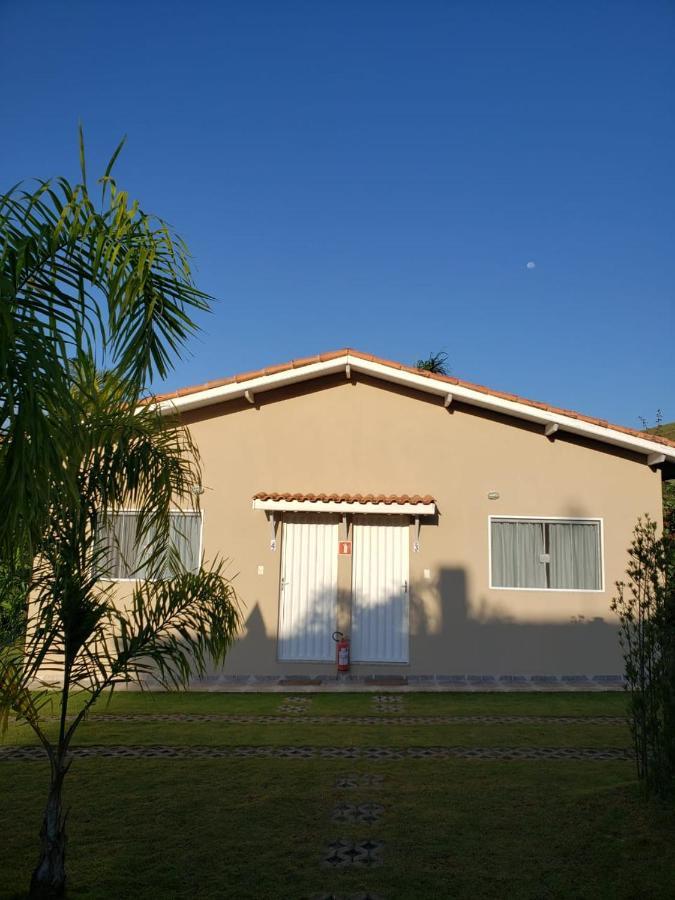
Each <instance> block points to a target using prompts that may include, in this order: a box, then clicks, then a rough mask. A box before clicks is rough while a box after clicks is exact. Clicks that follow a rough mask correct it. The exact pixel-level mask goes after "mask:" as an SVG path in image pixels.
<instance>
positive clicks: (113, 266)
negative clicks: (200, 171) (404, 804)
mask: <svg viewBox="0 0 675 900" xmlns="http://www.w3.org/2000/svg"><path fill="white" fill-rule="evenodd" d="M117 152H119V148H118V151H116V154H115V156H116V155H117ZM113 162H114V157H113ZM111 167H112V163H111V165H110V166H108V169H107V170H106V173H105V175H104V177H103V179H101V187H102V192H101V193H102V196H101V201H100V203H98V204H96V203H95V202H94V201H93V199H92V198H91V196H90V194H89V191H88V188H87V184H86V176H85V167H84V154H82V182H81V183H80V184H78V185H74V186H71V185H70V184H69V183H68V182H66V181H65V180H63V179H59V180H57V181H56V182H43V183H40V185H39V187H38V189H37V190H36V191H34V192H32V193H31V192H27V191H24V190H20V189H14V190H12V191H10V192H9V193H8V194H6V195H4V196H3V197H0V263H1V267H0V273H1V275H0V279H1V280H0V290H1V291H2V298H1V299H2V307H1V312H0V408H1V410H0V423H1V424H0V565H2V567H3V571H4V570H7V571H8V572H9V573H10V575H11V576H12V578H14V579H15V580H14V581H13V582H12V584H13V585H14V586H15V587H16V588H17V590H19V593H20V599H19V603H20V605H21V607H22V615H23V616H24V617H25V628H24V629H22V631H21V633H18V634H17V633H16V632H14V633H12V634H11V635H9V636H6V637H5V640H4V642H3V643H2V645H1V646H0V727H1V728H2V730H6V728H7V725H8V722H9V719H10V717H11V718H15V719H16V720H17V721H20V722H24V723H26V724H27V725H28V726H29V727H31V728H32V729H33V730H34V731H35V733H36V734H37V736H38V738H39V740H40V743H41V744H42V747H43V748H44V751H45V754H46V758H47V759H48V761H49V768H50V781H49V790H48V796H47V803H46V807H45V811H44V816H43V821H42V828H41V832H40V852H39V858H38V862H37V865H36V868H35V870H34V872H33V876H32V880H31V885H30V896H31V897H44V898H52V897H61V896H62V895H63V894H64V891H65V884H66V868H65V859H66V813H65V812H64V809H63V797H62V792H63V784H64V779H65V778H66V775H67V773H68V772H69V770H70V767H71V764H72V761H73V754H72V746H73V740H74V738H75V735H76V732H77V729H78V728H79V726H80V725H81V723H82V721H83V720H84V718H85V716H86V715H87V713H88V712H89V710H90V709H91V708H92V706H93V704H94V703H96V701H97V700H98V699H99V698H100V697H101V695H102V694H104V693H107V692H109V691H111V690H114V688H115V687H116V686H118V685H121V684H127V683H129V682H134V683H136V684H140V685H141V686H142V685H143V684H144V683H148V682H153V681H154V682H156V683H157V684H159V685H162V686H164V687H168V688H171V687H173V688H180V687H186V686H187V685H188V683H189V681H190V679H191V678H192V677H193V676H195V675H196V676H199V675H202V674H204V673H205V672H206V670H207V667H209V666H210V665H212V664H213V665H218V664H220V663H222V661H223V659H224V657H225V654H226V653H227V651H228V649H229V647H230V645H231V643H232V641H233V640H234V638H235V635H236V633H237V630H238V626H239V611H238V605H237V600H236V596H235V592H234V589H233V586H232V584H231V582H230V581H229V580H228V578H227V577H226V574H225V570H224V564H223V563H222V562H221V561H215V562H214V563H213V564H212V565H210V566H206V565H205V564H204V563H203V562H201V561H197V563H196V565H194V566H187V565H185V564H184V562H182V561H181V557H180V553H179V552H178V551H177V548H176V546H175V540H176V538H175V534H174V533H173V531H172V527H171V514H172V511H174V510H175V509H181V508H182V509H185V508H189V509H190V510H195V509H198V494H197V493H196V492H195V487H196V485H198V484H200V482H201V476H200V466H199V457H198V454H197V450H196V448H195V447H194V445H193V443H192V441H191V438H190V435H189V432H188V431H187V429H185V428H184V427H183V426H182V425H181V423H180V422H179V421H178V420H177V419H175V418H172V417H170V416H166V415H162V414H161V413H160V411H159V410H158V408H157V406H156V405H154V404H152V403H139V401H140V399H141V397H142V394H143V392H144V387H145V385H146V384H147V383H148V381H149V380H150V378H151V377H152V375H153V374H159V375H163V374H165V373H166V372H167V371H168V369H169V367H170V366H171V364H172V362H173V359H174V358H175V356H176V354H177V353H178V352H179V350H180V349H181V347H182V346H183V345H184V343H185V340H186V339H187V337H188V335H189V334H190V333H191V332H192V331H193V330H194V328H195V326H194V322H193V319H192V316H193V315H194V313H195V312H197V311H199V310H203V309H206V307H207V300H208V298H207V297H206V295H204V294H202V293H201V292H199V291H198V290H197V289H196V288H195V287H194V285H193V283H192V279H191V276H190V270H189V266H188V256H187V250H186V248H185V246H184V245H183V243H182V241H180V239H179V238H178V237H177V236H176V235H174V234H173V233H172V232H171V230H170V229H169V228H168V226H167V225H166V224H165V223H163V222H162V221H161V220H157V219H154V218H152V217H149V216H146V215H145V214H143V213H142V212H141V211H140V209H139V207H138V204H137V203H135V202H134V203H131V202H130V201H129V200H128V197H127V195H126V194H125V193H124V192H122V191H120V190H118V188H117V187H116V185H115V183H114V182H113V181H112V179H111V177H110V170H111ZM97 354H98V355H99V357H100V358H101V359H102V360H104V361H105V363H106V369H105V371H103V370H101V369H100V368H97V361H96V358H95V357H96V355H97ZM130 507H131V508H133V509H134V510H136V511H137V519H136V522H137V525H136V528H137V531H136V549H137V550H138V553H139V554H140V555H141V557H142V559H141V560H140V564H141V566H142V567H143V570H144V573H145V577H144V580H142V581H141V580H138V581H135V582H133V583H132V585H131V587H130V590H129V591H128V592H127V593H126V594H125V596H124V597H121V596H120V595H119V594H118V590H117V587H118V585H117V584H116V583H115V582H113V581H111V580H109V579H104V578H103V577H102V575H104V574H105V573H106V572H109V571H110V566H111V562H112V561H111V558H110V557H111V554H113V553H121V552H122V549H121V547H119V546H118V545H116V543H115V542H112V543H111V542H110V541H107V540H104V539H103V536H104V535H105V533H106V531H105V529H106V527H107V523H108V522H110V521H113V520H112V518H111V517H113V516H114V514H115V513H118V512H119V511H120V510H123V509H125V508H127V509H128V508H130ZM17 548H21V552H20V553H19V552H17ZM139 548H141V549H139ZM17 560H18V561H19V562H21V567H20V566H19V565H18V562H17ZM139 568H140V566H139ZM16 579H19V580H18V581H17V580H16ZM27 598H30V603H28V602H27ZM76 696H77V698H78V699H77V703H75V704H73V703H72V701H73V699H74V697H76ZM52 712H55V713H56V723H55V724H53V723H51V722H50V718H49V714H50V713H52Z"/></svg>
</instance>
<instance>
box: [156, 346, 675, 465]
mask: <svg viewBox="0 0 675 900" xmlns="http://www.w3.org/2000/svg"><path fill="white" fill-rule="evenodd" d="M346 355H349V356H353V357H355V358H356V359H363V360H366V361H368V362H373V363H377V364H378V365H381V366H386V367H388V368H391V369H397V370H399V371H401V372H410V373H411V374H414V375H421V376H422V377H423V378H429V379H431V380H433V381H439V382H442V383H444V384H449V385H452V384H454V385H458V386H460V387H463V388H467V389H468V390H472V391H477V392H479V393H481V394H486V395H488V396H491V397H498V398H500V399H501V400H510V401H512V402H513V403H521V404H523V405H525V406H531V407H533V408H534V409H540V410H542V411H544V412H550V413H554V414H556V415H562V416H567V417H569V418H571V419H577V420H578V421H580V422H588V423H589V424H591V425H599V426H600V427H602V428H609V429H611V430H612V431H618V432H620V433H621V434H628V435H631V436H632V437H639V438H643V439H645V440H648V441H652V442H654V443H656V444H663V445H664V446H666V447H675V440H669V439H668V438H665V437H662V436H661V435H658V434H646V433H645V432H643V431H638V430H637V429H635V428H627V427H626V426H624V425H614V424H612V423H610V422H607V421H606V420H605V419H599V418H595V417H593V416H587V415H584V414H583V413H579V412H575V411H574V410H570V409H563V408H561V407H558V406H550V405H549V404H547V403H542V402H541V401H540V400H529V399H528V398H527V397H521V396H519V395H518V394H510V393H507V392H505V391H497V390H492V389H491V388H488V387H485V385H482V384H475V383H473V382H471V381H463V380H461V379H459V378H455V377H454V376H452V375H436V374H435V373H433V372H427V371H421V370H419V369H417V368H415V367H414V366H405V365H403V364H402V363H398V362H394V361H392V360H387V359H381V358H380V357H377V356H372V355H371V354H369V353H361V352H360V351H358V350H352V349H351V348H344V349H342V350H334V351H331V352H329V353H320V354H318V355H317V356H309V357H305V358H304V359H296V360H291V361H290V362H288V363H282V364H280V365H278V366H270V367H268V368H266V369H258V370H257V371H253V372H244V373H242V374H239V375H235V376H233V377H230V378H222V379H220V380H218V381H207V382H206V383H205V384H200V385H195V386H193V387H186V388H181V389H180V390H177V391H172V392H170V393H167V394H159V395H158V396H156V397H152V398H149V400H148V401H147V402H156V401H159V402H161V401H163V400H173V399H176V398H178V397H185V396H187V395H189V394H196V393H199V392H200V391H206V390H210V389H212V388H218V387H223V386H224V385H226V384H233V383H238V384H241V383H242V382H244V381H249V380H252V379H254V378H261V377H263V376H265V375H271V374H274V373H277V372H285V371H288V370H290V369H301V368H302V367H303V366H309V365H312V364H314V363H318V362H328V361H330V360H332V359H338V358H339V357H341V356H346Z"/></svg>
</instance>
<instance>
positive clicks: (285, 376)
mask: <svg viewBox="0 0 675 900" xmlns="http://www.w3.org/2000/svg"><path fill="white" fill-rule="evenodd" d="M346 361H347V360H346V357H344V356H342V357H339V358H337V359H329V360H326V361H325V362H319V363H310V365H308V366H299V367H298V368H297V369H285V370H284V371H283V372H275V373H273V374H272V375H259V376H258V377H257V378H250V379H248V380H247V381H237V382H232V383H230V384H224V385H221V386H220V387H214V388H206V390H203V391H196V392H195V393H194V394H186V395H185V396H184V397H172V398H170V399H168V400H162V401H160V403H159V404H158V407H159V410H160V411H161V412H174V411H178V412H185V411H186V410H188V409H197V408H199V407H200V406H210V405H212V404H214V403H223V402H224V401H226V400H238V399H240V398H242V397H245V396H246V394H247V393H249V394H250V395H253V396H255V395H256V394H257V393H261V392H262V391H273V390H276V389H277V388H280V387H284V386H285V385H287V384H295V383H296V382H298V381H309V380H310V379H311V378H318V377H321V376H322V375H332V374H333V373H335V372H343V371H344V369H345V364H346Z"/></svg>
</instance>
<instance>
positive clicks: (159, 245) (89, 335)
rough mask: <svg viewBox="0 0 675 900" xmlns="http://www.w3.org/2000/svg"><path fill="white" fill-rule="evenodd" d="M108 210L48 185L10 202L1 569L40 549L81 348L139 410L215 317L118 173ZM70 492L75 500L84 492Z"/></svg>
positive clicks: (0, 423) (1, 382) (160, 227)
mask: <svg viewBox="0 0 675 900" xmlns="http://www.w3.org/2000/svg"><path fill="white" fill-rule="evenodd" d="M123 143H124V142H122V143H121V144H120V145H119V146H118V147H117V149H116V150H115V153H114V154H113V156H112V159H111V161H110V163H109V165H108V167H107V168H106V170H105V173H104V175H103V177H102V178H101V179H99V185H100V199H98V200H95V199H94V198H93V197H92V194H91V193H90V191H89V188H88V184H87V175H86V166H85V157H84V140H83V137H82V131H81V130H80V166H81V173H82V180H81V182H80V183H79V184H71V183H70V182H69V181H67V180H66V179H65V178H57V179H53V180H51V181H38V182H37V185H36V186H35V187H34V188H33V189H28V188H25V187H22V186H21V185H18V186H16V187H15V188H13V189H12V190H10V191H8V192H7V193H6V194H4V195H0V560H2V561H6V560H11V559H12V558H13V557H14V556H15V551H16V547H17V545H19V544H22V545H23V543H27V544H28V545H30V544H31V542H33V541H34V540H35V539H37V538H39V535H40V534H41V532H42V530H43V527H44V522H45V520H46V518H48V517H49V509H50V505H51V503H52V499H53V498H52V497H51V495H50V493H49V490H50V487H51V485H52V481H51V479H50V478H48V477H42V476H43V475H45V476H46V475H47V473H50V472H51V473H54V472H55V471H56V470H57V469H59V467H60V465H61V459H62V457H63V455H64V453H65V452H66V450H67V441H68V436H67V435H63V434H61V433H59V432H58V431H56V430H55V429H54V427H53V422H54V416H53V412H54V410H56V409H58V408H59V407H60V406H61V405H62V404H63V403H66V402H67V397H66V395H67V394H68V392H69V391H70V388H71V384H70V377H69V359H70V357H71V356H72V355H74V354H75V353H76V352H77V351H78V349H79V348H84V349H86V350H88V351H90V352H92V353H93V352H95V353H96V354H97V356H98V358H99V361H100V364H101V365H103V366H105V368H108V369H115V370H116V371H117V372H118V373H119V375H120V376H121V377H122V378H123V380H124V382H125V384H126V388H127V394H128V397H129V400H130V402H132V403H133V402H134V401H135V397H136V396H137V395H138V393H139V392H140V391H141V389H142V388H143V387H144V386H145V385H146V384H148V383H149V380H150V379H151V378H152V377H153V376H155V375H157V376H159V377H164V376H165V375H166V374H167V372H168V371H169V370H170V368H171V366H172V364H173V362H174V360H175V359H176V357H177V356H178V354H179V353H180V351H181V349H182V347H183V346H184V345H185V342H186V340H187V338H188V337H189V336H190V335H191V334H192V333H193V332H194V330H195V324H194V321H193V318H192V317H193V316H194V314H195V313H198V312H199V311H203V310H206V309H208V305H209V301H210V300H211V298H209V297H208V296H207V295H206V294H204V293H202V292H201V291H199V290H198V289H197V288H196V287H195V285H194V282H193V279H192V275H191V272H190V265H189V255H188V251H187V248H186V246H185V244H184V242H183V241H182V240H181V238H180V237H179V236H178V235H177V234H176V233H175V232H174V231H173V230H172V228H171V227H170V226H169V225H168V224H167V223H166V222H164V221H162V220H161V219H158V218H156V217H155V216H151V215H148V214H146V213H144V212H143V211H142V210H141V208H140V206H139V204H138V202H137V201H132V200H131V199H130V198H129V196H128V194H127V193H126V192H125V191H122V190H120V189H119V188H118V186H117V184H116V183H115V181H114V180H113V178H112V176H111V171H112V168H113V165H114V163H115V160H116V159H117V156H118V155H119V152H120V150H121V149H122V144H123ZM67 489H68V490H69V491H70V492H71V493H74V492H75V491H76V489H77V487H76V485H75V484H74V483H69V484H68V485H67Z"/></svg>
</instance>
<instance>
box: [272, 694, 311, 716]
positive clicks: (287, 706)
mask: <svg viewBox="0 0 675 900" xmlns="http://www.w3.org/2000/svg"><path fill="white" fill-rule="evenodd" d="M311 702H312V698H311V697H284V699H283V700H282V702H281V705H280V706H279V712H281V713H304V712H307V710H308V709H309V707H310V704H311Z"/></svg>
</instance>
